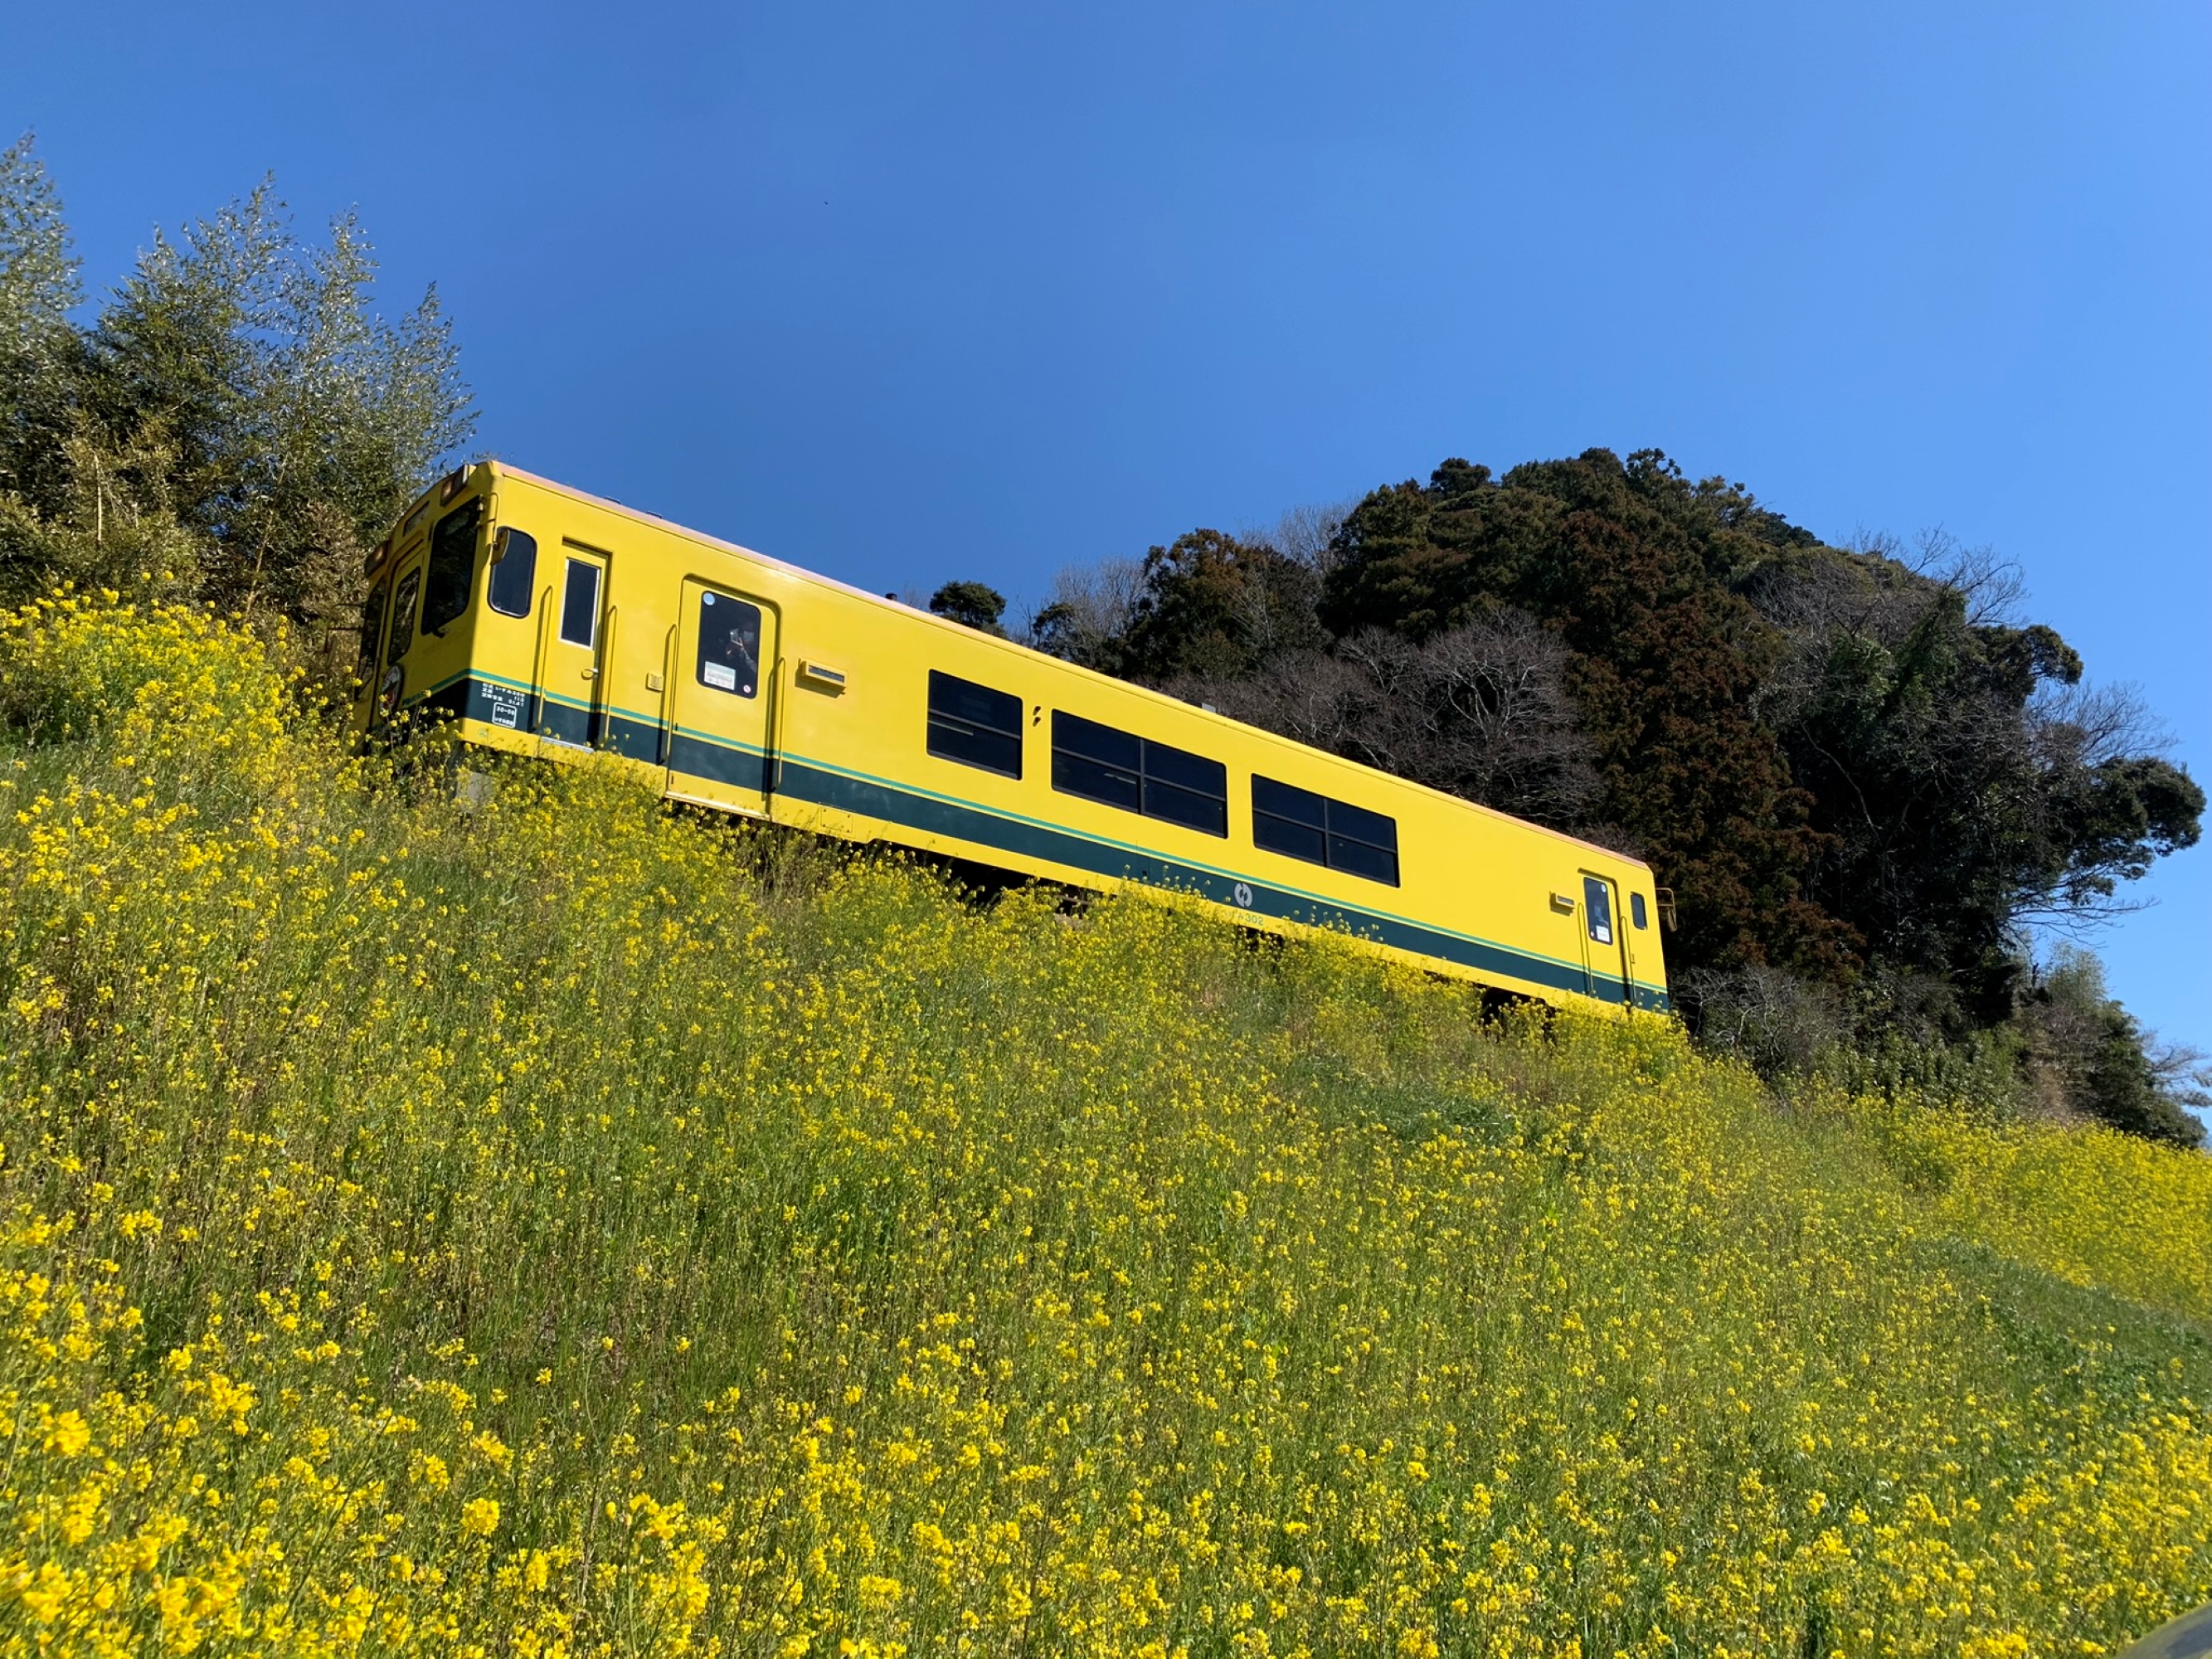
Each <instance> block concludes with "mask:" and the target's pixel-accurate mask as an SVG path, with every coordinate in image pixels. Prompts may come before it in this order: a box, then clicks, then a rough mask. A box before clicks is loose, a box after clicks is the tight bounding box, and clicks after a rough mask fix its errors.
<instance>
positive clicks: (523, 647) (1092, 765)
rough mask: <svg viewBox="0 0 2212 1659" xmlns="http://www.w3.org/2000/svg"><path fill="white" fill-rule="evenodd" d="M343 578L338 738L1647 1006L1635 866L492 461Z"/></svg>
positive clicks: (1462, 972)
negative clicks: (346, 708)
mask: <svg viewBox="0 0 2212 1659" xmlns="http://www.w3.org/2000/svg"><path fill="white" fill-rule="evenodd" d="M368 580H369V595H368V600H367V602H366V603H365V605H364V607H363V621H362V670H361V679H362V686H361V690H360V692H359V696H358V701H357V702H356V706H355V710H354V719H355V723H356V729H357V730H358V731H359V732H362V733H363V734H364V735H365V736H366V735H368V734H370V733H372V732H376V731H378V730H380V729H381V728H383V727H385V726H386V725H387V724H388V723H390V722H392V721H395V720H416V719H420V718H423V717H425V716H429V715H437V716H442V717H443V718H445V719H447V720H450V721H451V722H453V724H454V726H455V727H456V729H457V731H458V734H459V737H460V738H461V739H462V740H464V741H465V742H467V743H471V744H479V745H483V746H485V747H488V748H492V749H498V750H508V751H512V752H515V753H520V754H526V755H534V756H541V757H554V758H562V757H569V758H574V757H580V756H584V755H587V754H592V753H599V754H604V755H609V756H612V757H617V758H618V762H619V763H621V764H623V765H624V766H625V767H627V768H628V769H631V770H633V771H635V773H636V774H637V775H639V776H640V777H641V779H642V780H644V781H647V783H648V784H649V785H650V786H651V787H654V788H655V789H657V790H659V792H660V793H662V794H664V795H665V796H667V797H668V798H670V799H676V800H680V801H687V802H692V803H696V804H697V805H702V806H708V807H712V808H715V809H718V810H720V811H726V812H732V813H738V814H742V815H744V816H746V817H754V818H761V819H766V820H769V821H771V822H774V823H782V824H790V825H793V826H796V827H798V828H800V829H806V830H810V831H813V832H816V833H818V834H822V835H826V836H838V837H842V838H844V839H847V840H850V841H858V842H890V843H894V844H897V845H901V846H904V847H908V848H918V849H921V850H923V851H926V852H929V853H932V854H942V855H945V856H948V857H952V858H957V859H962V860H970V861H973V862H976V863H980V864H984V865H988V866H994V867H997V868H1000V869H1004V870H1007V871H1010V872H1017V873H1019V874H1023V875H1027V876H1032V877H1037V878H1045V879H1048V880H1052V881H1057V882H1062V883H1066V884H1071V885H1074V886H1078V887H1086V888H1093V889H1100V890H1107V889H1111V888H1113V887H1115V886H1117V885H1119V884H1121V883H1123V882H1128V881H1135V882H1142V883H1146V884H1152V885H1155V886H1159V887H1164V888H1171V889H1176V890H1182V891H1184V892H1186V893H1188V894H1191V895H1193V896H1195V897H1196V898H1197V899H1199V900H1200V901H1201V902H1204V903H1206V904H1207V905H1209V906H1211V907H1212V908H1214V909H1216V910H1217V911H1218V912H1219V913H1220V914H1221V915H1223V916H1224V917H1225V918H1229V919H1232V920H1234V921H1238V922H1240V923H1243V924H1245V925H1247V926H1251V927H1260V928H1264V929H1270V930H1273V931H1276V932H1279V933H1298V932H1300V931H1303V930H1305V929H1310V928H1322V929H1327V930H1330V931H1333V932H1337V933H1344V934H1347V935H1349V936H1351V937H1352V939H1356V940H1358V941H1359V942H1360V943H1361V944H1362V945H1363V946H1364V948H1366V949H1370V950H1372V951H1378V952H1380V953H1383V954H1384V955H1386V956H1389V957H1395V958H1397V959H1399V960H1401V961H1404V962H1407V963H1413V964H1415V965H1417V966H1419V967H1421V968H1424V969H1429V970H1431V971H1434V972H1437V973H1440V974H1444V975H1452V976H1455V977H1458V978H1462V979H1467V980H1473V981H1480V982H1481V983H1483V984H1486V985H1489V986H1492V987H1498V988H1499V989H1501V990H1504V991H1508V992H1512V993H1516V994H1522V995H1526V996H1530V997H1535V998H1541V999H1542V1000H1547V1001H1549V1002H1553V1003H1555V1004H1561V1005H1567V1004H1573V1005H1579V1006H1586V1007H1587V1006H1595V1007H1597V1008H1599V1009H1602V1010H1607V1011H1610V1012H1632V1011H1635V1010H1663V1009H1664V1008H1666V1007H1667V1006H1668V995H1667V980H1666V973H1665V965H1664V962H1663V960H1662V951H1661V947H1660V942H1659V926H1658V921H1659V910H1660V897H1661V896H1660V895H1659V893H1658V892H1657V891H1656V890H1655V889H1654V887H1653V885H1652V882H1651V872H1650V870H1649V869H1647V868H1646V867H1645V866H1644V865H1643V864H1641V863H1639V862H1638V861H1637V860H1632V859H1629V858H1625V857H1623V856H1621V855H1620V854H1617V853H1613V852H1609V851H1607V850H1606V849H1605V848H1600V847H1596V846H1593V845H1591V844H1589V843H1587V842H1581V841H1577V840H1575V839H1573V838H1572V837H1570V836H1563V835H1559V834H1557V833H1556V832H1553V831H1552V830H1548V829H1543V828H1541V827H1540V826H1537V825H1534V824H1530V823H1523V822H1522V821H1520V820H1518V819H1516V818H1513V817H1508V816H1507V815H1505V814H1504V813H1500V812H1496V811H1490V810H1489V809H1487V808H1485V807H1480V806H1477V805H1472V804H1470V803H1468V802H1467V801H1464V800H1462V799H1458V798H1456V797H1455V796H1451V795H1447V794H1443V793H1439V792H1438V791H1436V790H1433V789H1429V788H1425V787H1422V786H1420V785H1419V784H1414V783H1409V782H1407V781H1404V780H1403V779H1400V778H1394V777H1391V776H1389V775H1387V774H1384V773H1382V772H1378V771H1376V770H1374V769H1371V768H1369V767H1364V766H1361V765H1358V763H1353V762H1351V761H1346V760H1343V759H1340V758H1339V757H1335V756H1333V755H1328V754H1325V753H1322V751H1320V750H1314V749H1310V748H1308V747H1306V746H1305V745H1304V744H1297V743H1295V742H1292V741H1291V740H1290V739H1288V738H1282V737H1279V736H1276V735H1274V734H1273V733H1272V732H1262V731H1260V730H1258V729H1256V728H1255V727H1252V726H1244V725H1243V724H1241V723H1239V722H1237V721H1235V720H1229V719H1226V718H1225V717H1223V716H1222V715H1219V714H1215V713H1212V711H1210V710H1207V709H1204V708H1198V707H1194V706H1193V705H1191V704H1188V703H1185V702H1178V701H1176V699H1174V698H1172V697H1168V696H1162V695H1161V694H1159V693H1158V692H1154V691H1151V690H1146V689H1145V688H1143V687H1141V686H1137V685H1133V684H1128V683H1127V682H1125V681H1121V680H1116V679H1114V678H1110V677H1109V676H1106V675H1103V674H1098V673H1094V672H1092V671H1090V670H1088V669H1085V668H1080V667H1078V666H1075V665H1072V664H1069V663H1066V662H1062V661H1060V660H1059V659H1056V658H1053V657H1048V656H1046V655H1044V654H1042V653H1038V652H1036V651H1031V650H1030V649H1027V648H1026V647H1022V646H1019V645H1017V644H1014V643H1012V641H1006V640H1001V639H998V638H995V637H993V636H991V635H986V634H983V633H981V632H979V631H977V630H975V629H969V628H965V627H962V626H960V625H958V624H957V623H951V622H947V621H945V620H944V619H943V618H940V617H933V616H931V615H929V614H927V613H926V612H922V611H916V610H914V609H913V608H911V607H909V606H908V605H902V604H899V603H897V602H896V601H894V600H890V599H880V598H878V597H876V596H875V595H873V594H870V593H866V592H860V591H859V590H857V589H854V588H852V587H849V586H845V585H844V584H842V583H840V582H836V581H833V580H829V579H828V578H826V577H823V576H819V575H816V574H812V573H811V572H808V571H805V570H802V569H799V568H797V567H795V566H793V565H789V564H787V563H784V562H781V561H779V560H776V559H773V558H769V557H767V556H763V555H761V554H758V553H754V552H751V551H750V550H746V549H744V548H742V547H737V546H733V545H731V544H727V543H724V542H720V541H716V540H714V539H712V538H708V537H706V536H702V535H700V534H698V533H696V532H692V531H689V530H685V529H684V528H682V527H681V526H677V525H673V524H670V523H667V522H665V521H664V520H659V519H655V518H653V517H651V516H649V515H647V514H644V513H636V512H633V511H631V510H630V509H629V508H627V507H622V506H620V505H619V504H617V503H615V502H612V501H603V500H599V499H597V498H595V497H592V496H590V495H585V494H583V493H581V492H580V491H577V490H574V489H568V488H565V487H564V486H562V485H560V484H556V483H551V482H550V481H548V480H546V479H543V478H538V477H532V476H531V475H530V474H528V473H526V472H522V471H517V470H515V469H513V468H512V467H508V466H506V465H501V464H498V463H491V462H487V463H483V464H481V465H477V466H474V467H471V468H465V469H463V470H462V471H459V472H456V473H455V474H453V476H452V477H448V478H447V479H446V480H445V481H444V482H443V483H441V484H440V485H439V486H437V487H436V488H435V489H432V490H431V491H430V492H429V493H428V494H427V495H424V496H423V497H422V499H421V500H420V501H417V502H416V504H415V505H414V506H412V507H410V508H409V510H408V512H407V513H406V514H405V515H404V517H403V519H402V520H401V521H400V524H399V526H398V529H397V530H396V531H395V532H393V534H392V537H391V538H389V539H388V540H387V541H386V543H385V544H383V546H382V547H380V549H379V550H378V551H377V554H376V555H375V556H374V559H373V560H372V562H371V564H370V568H369V573H368Z"/></svg>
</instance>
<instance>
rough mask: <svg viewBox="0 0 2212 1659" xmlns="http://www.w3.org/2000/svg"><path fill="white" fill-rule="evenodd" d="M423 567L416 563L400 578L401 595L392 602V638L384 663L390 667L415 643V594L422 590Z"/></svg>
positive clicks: (387, 646) (385, 651) (386, 648)
mask: <svg viewBox="0 0 2212 1659" xmlns="http://www.w3.org/2000/svg"><path fill="white" fill-rule="evenodd" d="M421 591H422V566H421V565H419V564H418V565H416V567H415V568H413V569H412V570H410V571H409V572H408V573H407V574H405V575H404V576H402V577H401V578H400V579H399V597H398V598H397V599H394V600H392V638H391V640H390V641H389V642H388V643H387V644H386V646H385V647H384V665H385V666H386V667H387V668H389V667H390V666H391V665H392V664H393V663H396V662H398V660H399V659H401V658H402V657H404V656H405V655H406V654H407V647H409V646H410V645H412V644H414V643H415V596H416V594H417V593H418V592H421Z"/></svg>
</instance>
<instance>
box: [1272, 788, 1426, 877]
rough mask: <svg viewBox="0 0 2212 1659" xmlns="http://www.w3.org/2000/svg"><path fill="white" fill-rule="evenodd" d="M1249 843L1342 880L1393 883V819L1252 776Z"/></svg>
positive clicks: (1395, 825)
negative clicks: (1337, 873)
mask: <svg viewBox="0 0 2212 1659" xmlns="http://www.w3.org/2000/svg"><path fill="white" fill-rule="evenodd" d="M1252 844H1253V845H1254V846H1255V847H1257V848H1261V849H1262V850H1264V851H1266V852H1270V853H1280V854H1284V855H1285V857H1287V858H1294V859H1304V860H1305V861H1306V862H1307V863H1309V864H1319V865H1324V866H1327V867H1328V868H1329V869H1331V870H1341V871H1343V872H1345V873H1346V875H1353V876H1362V877H1364V878H1366V879H1367V880H1369V881H1379V882H1382V883H1383V884H1386V885H1388V886H1391V887H1395V886H1396V885H1397V884H1398V821H1397V820H1396V819H1395V818H1392V817H1384V816H1383V814H1382V813H1380V812H1370V811H1368V810H1367V809H1366V808H1365V807H1364V806H1354V805H1352V803H1351V802H1349V801H1341V800H1336V799H1332V798H1331V797H1329V796H1328V795H1318V794H1316V793H1314V792H1313V791H1312V790H1310V789H1300V788H1297V787H1295V786H1293V785H1291V784H1287V783H1278V782H1276V781H1275V780H1274V779H1273V778H1263V777H1261V776H1259V775H1257V774H1256V773H1255V775H1253V779H1252Z"/></svg>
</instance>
